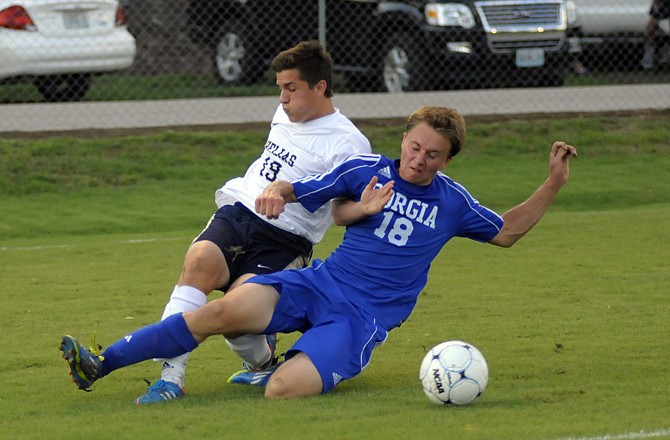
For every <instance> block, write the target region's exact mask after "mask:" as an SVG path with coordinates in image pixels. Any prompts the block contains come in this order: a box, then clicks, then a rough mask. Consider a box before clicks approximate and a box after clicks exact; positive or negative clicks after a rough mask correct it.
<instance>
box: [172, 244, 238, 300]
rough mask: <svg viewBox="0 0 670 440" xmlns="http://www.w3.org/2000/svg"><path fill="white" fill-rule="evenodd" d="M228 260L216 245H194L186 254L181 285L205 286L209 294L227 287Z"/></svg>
mask: <svg viewBox="0 0 670 440" xmlns="http://www.w3.org/2000/svg"><path fill="white" fill-rule="evenodd" d="M229 276H230V275H229V273H228V267H227V265H226V260H225V258H224V256H223V253H222V252H221V250H220V249H219V248H218V246H216V245H215V244H214V243H211V242H207V241H202V242H197V243H194V244H193V245H192V246H191V247H190V248H189V250H188V252H187V253H186V257H185V258H184V265H183V268H182V273H181V277H180V281H179V283H180V284H188V285H194V286H200V285H202V286H205V287H206V289H205V290H206V291H207V292H209V291H211V290H214V289H216V288H218V287H221V286H223V285H225V284H226V283H227V282H228V278H229Z"/></svg>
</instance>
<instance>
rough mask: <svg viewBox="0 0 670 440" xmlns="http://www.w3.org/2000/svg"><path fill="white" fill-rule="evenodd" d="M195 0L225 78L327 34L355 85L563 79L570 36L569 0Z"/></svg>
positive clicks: (197, 31)
mask: <svg viewBox="0 0 670 440" xmlns="http://www.w3.org/2000/svg"><path fill="white" fill-rule="evenodd" d="M318 3H319V2H316V1H314V0H304V1H301V0H246V1H243V0H191V3H190V4H189V7H188V10H187V14H188V17H187V23H188V28H189V35H190V36H191V38H192V39H193V40H194V41H196V42H198V43H200V44H203V45H205V46H207V47H209V48H211V49H212V53H213V65H214V71H215V72H214V73H215V76H216V77H217V79H218V80H219V81H220V82H221V83H223V84H251V83H254V82H256V81H258V80H259V79H260V78H261V77H262V76H263V74H264V73H265V71H266V70H267V67H268V65H269V62H270V61H271V60H272V57H273V56H274V55H276V54H277V53H278V52H279V51H281V50H283V49H286V48H288V47H291V46H292V45H294V44H295V43H297V42H299V41H301V40H305V39H312V38H319V37H320V39H321V40H322V41H323V40H324V39H325V42H326V46H327V47H328V50H329V51H330V52H331V54H332V56H333V59H334V61H335V70H336V71H337V72H342V73H343V74H344V75H345V76H346V78H347V80H348V81H347V82H348V85H349V88H350V89H351V90H372V91H376V90H386V91H389V92H399V91H404V90H427V89H436V88H439V89H445V88H455V87H471V86H479V85H561V84H562V83H563V81H564V78H565V75H566V71H567V65H568V51H569V47H568V46H569V45H568V40H567V36H566V35H567V29H568V23H567V11H566V6H565V3H564V1H563V0H486V1H471V0H470V1H465V0H461V1H453V2H444V3H433V2H426V1H425V0H424V1H418V0H408V1H353V0H326V1H325V5H326V8H325V14H323V15H322V16H323V17H325V23H326V24H325V27H323V28H321V31H320V28H319V12H320V11H319V9H318Z"/></svg>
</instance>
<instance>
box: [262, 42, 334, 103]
mask: <svg viewBox="0 0 670 440" xmlns="http://www.w3.org/2000/svg"><path fill="white" fill-rule="evenodd" d="M289 69H297V70H298V72H300V79H302V80H303V81H306V82H307V84H309V87H310V88H314V86H316V84H317V83H318V82H319V81H321V80H324V81H326V93H325V95H326V97H327V98H331V97H332V96H333V58H332V57H331V56H330V54H329V53H328V52H327V51H326V50H325V49H324V48H323V46H322V45H321V43H319V42H318V41H316V40H310V41H303V42H301V43H298V44H297V45H295V46H293V47H292V48H290V49H287V50H285V51H282V52H280V53H279V54H278V55H277V56H276V57H275V58H274V59H273V60H272V70H274V71H275V72H276V73H279V72H282V71H284V70H289Z"/></svg>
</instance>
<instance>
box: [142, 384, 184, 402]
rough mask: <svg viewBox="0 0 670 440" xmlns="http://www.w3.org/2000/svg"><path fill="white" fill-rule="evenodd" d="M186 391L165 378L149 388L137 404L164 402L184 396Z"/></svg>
mask: <svg viewBox="0 0 670 440" xmlns="http://www.w3.org/2000/svg"><path fill="white" fill-rule="evenodd" d="M184 394H185V391H184V389H183V388H182V387H180V386H179V385H177V384H176V383H174V382H168V381H165V380H163V379H161V380H159V381H158V382H156V383H155V384H153V385H151V386H150V387H149V388H147V392H146V393H145V394H143V395H141V396H140V397H138V398H137V399H135V405H149V404H151V403H163V402H167V401H168V400H174V399H179V398H180V397H184Z"/></svg>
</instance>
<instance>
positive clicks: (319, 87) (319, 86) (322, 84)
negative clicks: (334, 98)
mask: <svg viewBox="0 0 670 440" xmlns="http://www.w3.org/2000/svg"><path fill="white" fill-rule="evenodd" d="M326 89H328V83H327V82H326V80H325V79H322V80H321V81H319V82H318V83H316V85H315V86H314V91H315V92H317V94H318V95H319V96H323V95H325V94H326Z"/></svg>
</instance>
